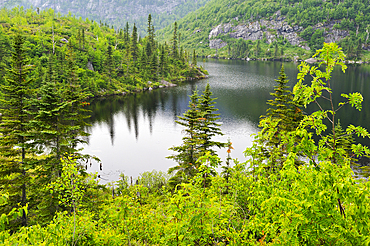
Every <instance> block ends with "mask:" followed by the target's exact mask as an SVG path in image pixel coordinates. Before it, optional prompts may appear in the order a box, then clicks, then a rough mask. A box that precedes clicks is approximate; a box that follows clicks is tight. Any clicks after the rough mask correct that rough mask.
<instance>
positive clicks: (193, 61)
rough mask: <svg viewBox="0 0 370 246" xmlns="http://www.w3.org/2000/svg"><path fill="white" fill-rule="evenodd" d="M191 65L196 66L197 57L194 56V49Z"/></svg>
mask: <svg viewBox="0 0 370 246" xmlns="http://www.w3.org/2000/svg"><path fill="white" fill-rule="evenodd" d="M191 64H193V66H196V65H197V57H196V55H195V49H194V50H193V59H192V61H191Z"/></svg>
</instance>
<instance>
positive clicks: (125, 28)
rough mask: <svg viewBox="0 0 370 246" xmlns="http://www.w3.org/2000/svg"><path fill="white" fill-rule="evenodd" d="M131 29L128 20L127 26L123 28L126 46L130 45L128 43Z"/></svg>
mask: <svg viewBox="0 0 370 246" xmlns="http://www.w3.org/2000/svg"><path fill="white" fill-rule="evenodd" d="M129 30H130V27H129V25H128V22H126V26H125V27H124V29H123V40H124V41H125V44H126V47H128V44H129V42H130V34H129Z"/></svg>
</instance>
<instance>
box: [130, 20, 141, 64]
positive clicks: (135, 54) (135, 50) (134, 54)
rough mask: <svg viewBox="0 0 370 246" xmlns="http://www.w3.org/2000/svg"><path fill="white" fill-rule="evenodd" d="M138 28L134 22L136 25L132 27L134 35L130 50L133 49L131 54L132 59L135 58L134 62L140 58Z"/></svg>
mask: <svg viewBox="0 0 370 246" xmlns="http://www.w3.org/2000/svg"><path fill="white" fill-rule="evenodd" d="M137 42H138V41H137V28H136V25H135V23H134V27H133V28H132V36H131V46H130V50H131V56H132V59H133V60H134V62H136V60H137V58H138V53H139V52H138V46H137Z"/></svg>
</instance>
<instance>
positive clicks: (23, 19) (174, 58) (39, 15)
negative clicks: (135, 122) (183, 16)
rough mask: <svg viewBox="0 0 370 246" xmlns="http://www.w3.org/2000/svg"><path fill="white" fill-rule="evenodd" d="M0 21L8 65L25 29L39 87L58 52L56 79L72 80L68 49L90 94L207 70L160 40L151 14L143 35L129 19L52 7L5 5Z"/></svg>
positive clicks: (197, 74) (177, 78) (125, 90)
mask: <svg viewBox="0 0 370 246" xmlns="http://www.w3.org/2000/svg"><path fill="white" fill-rule="evenodd" d="M0 24H1V25H0V52H1V58H0V59H1V62H2V63H3V64H4V65H5V66H9V62H10V61H9V57H10V50H11V43H12V40H13V36H14V35H15V34H16V33H17V32H18V31H20V32H22V33H23V34H24V36H25V41H24V42H25V46H26V47H27V48H26V49H27V55H28V56H29V58H30V63H29V64H30V65H32V66H33V68H34V69H33V72H32V75H31V76H32V78H33V79H34V83H33V84H31V86H32V87H33V88H39V87H40V86H41V84H42V81H43V79H44V77H45V76H47V73H48V72H47V66H48V61H49V60H50V59H49V57H50V56H53V60H54V63H55V68H54V70H55V72H56V74H55V76H56V78H57V80H58V81H60V82H63V81H67V80H68V77H67V73H66V70H67V69H68V68H67V66H68V64H67V62H66V61H67V59H66V57H68V52H72V53H73V54H72V56H73V62H74V64H73V66H74V67H73V69H75V74H76V76H77V78H78V80H77V83H78V84H79V85H80V86H81V87H82V88H84V92H86V93H88V94H89V95H90V96H101V95H110V94H122V93H129V92H134V91H140V90H143V89H148V88H156V87H158V86H159V85H162V83H161V82H162V80H165V81H169V82H176V81H183V80H186V79H187V78H195V77H197V78H199V77H202V76H204V73H206V71H203V70H202V69H201V68H197V67H195V66H192V65H191V64H189V60H190V59H191V55H189V52H187V51H185V50H180V48H179V47H177V46H176V47H174V45H173V44H172V43H168V44H166V43H158V42H157V41H156V38H155V35H154V31H155V30H154V27H153V23H152V20H151V16H150V17H149V18H148V26H147V28H148V33H149V34H148V36H146V37H144V38H139V37H138V34H137V28H136V26H135V24H133V25H132V26H130V25H129V24H128V23H127V24H126V26H125V28H124V29H119V30H115V29H111V28H110V27H109V26H107V25H102V24H98V23H97V22H95V21H89V20H88V19H86V20H82V19H81V18H80V19H77V18H75V17H74V16H71V15H68V16H61V15H60V14H59V13H58V14H57V13H55V12H54V11H53V10H52V9H49V10H45V11H39V12H37V11H34V10H31V9H27V10H25V9H23V8H14V9H12V10H6V9H2V10H1V11H0ZM176 39H177V36H176ZM175 48H176V52H175V51H174V49H175ZM4 65H3V66H2V68H1V71H0V72H1V74H2V75H4ZM1 77H3V76H1ZM1 79H2V78H1ZM2 81H3V79H2ZM149 81H150V82H149Z"/></svg>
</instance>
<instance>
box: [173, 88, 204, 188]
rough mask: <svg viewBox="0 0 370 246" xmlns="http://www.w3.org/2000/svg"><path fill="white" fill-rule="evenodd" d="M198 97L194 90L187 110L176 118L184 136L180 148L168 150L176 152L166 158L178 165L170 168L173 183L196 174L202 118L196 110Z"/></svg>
mask: <svg viewBox="0 0 370 246" xmlns="http://www.w3.org/2000/svg"><path fill="white" fill-rule="evenodd" d="M198 100H199V95H198V91H197V90H195V91H194V92H193V94H192V95H191V96H190V101H189V109H188V110H187V111H186V112H185V113H184V114H183V116H178V118H179V120H177V121H176V123H177V124H179V125H181V126H183V127H185V136H184V137H183V138H182V140H183V143H182V145H180V146H174V147H171V148H169V149H170V150H173V151H176V152H178V154H174V155H171V156H168V157H167V158H168V159H173V160H174V161H176V162H177V163H178V166H176V167H173V168H170V169H169V173H173V172H175V171H176V177H174V178H173V181H176V182H178V181H180V182H182V181H185V180H187V179H188V178H189V177H192V176H194V175H195V173H196V169H197V165H198V163H197V160H198V158H199V157H200V152H199V149H198V147H199V144H200V142H199V118H201V117H202V115H201V112H200V111H199V110H198V108H197V105H198Z"/></svg>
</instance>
